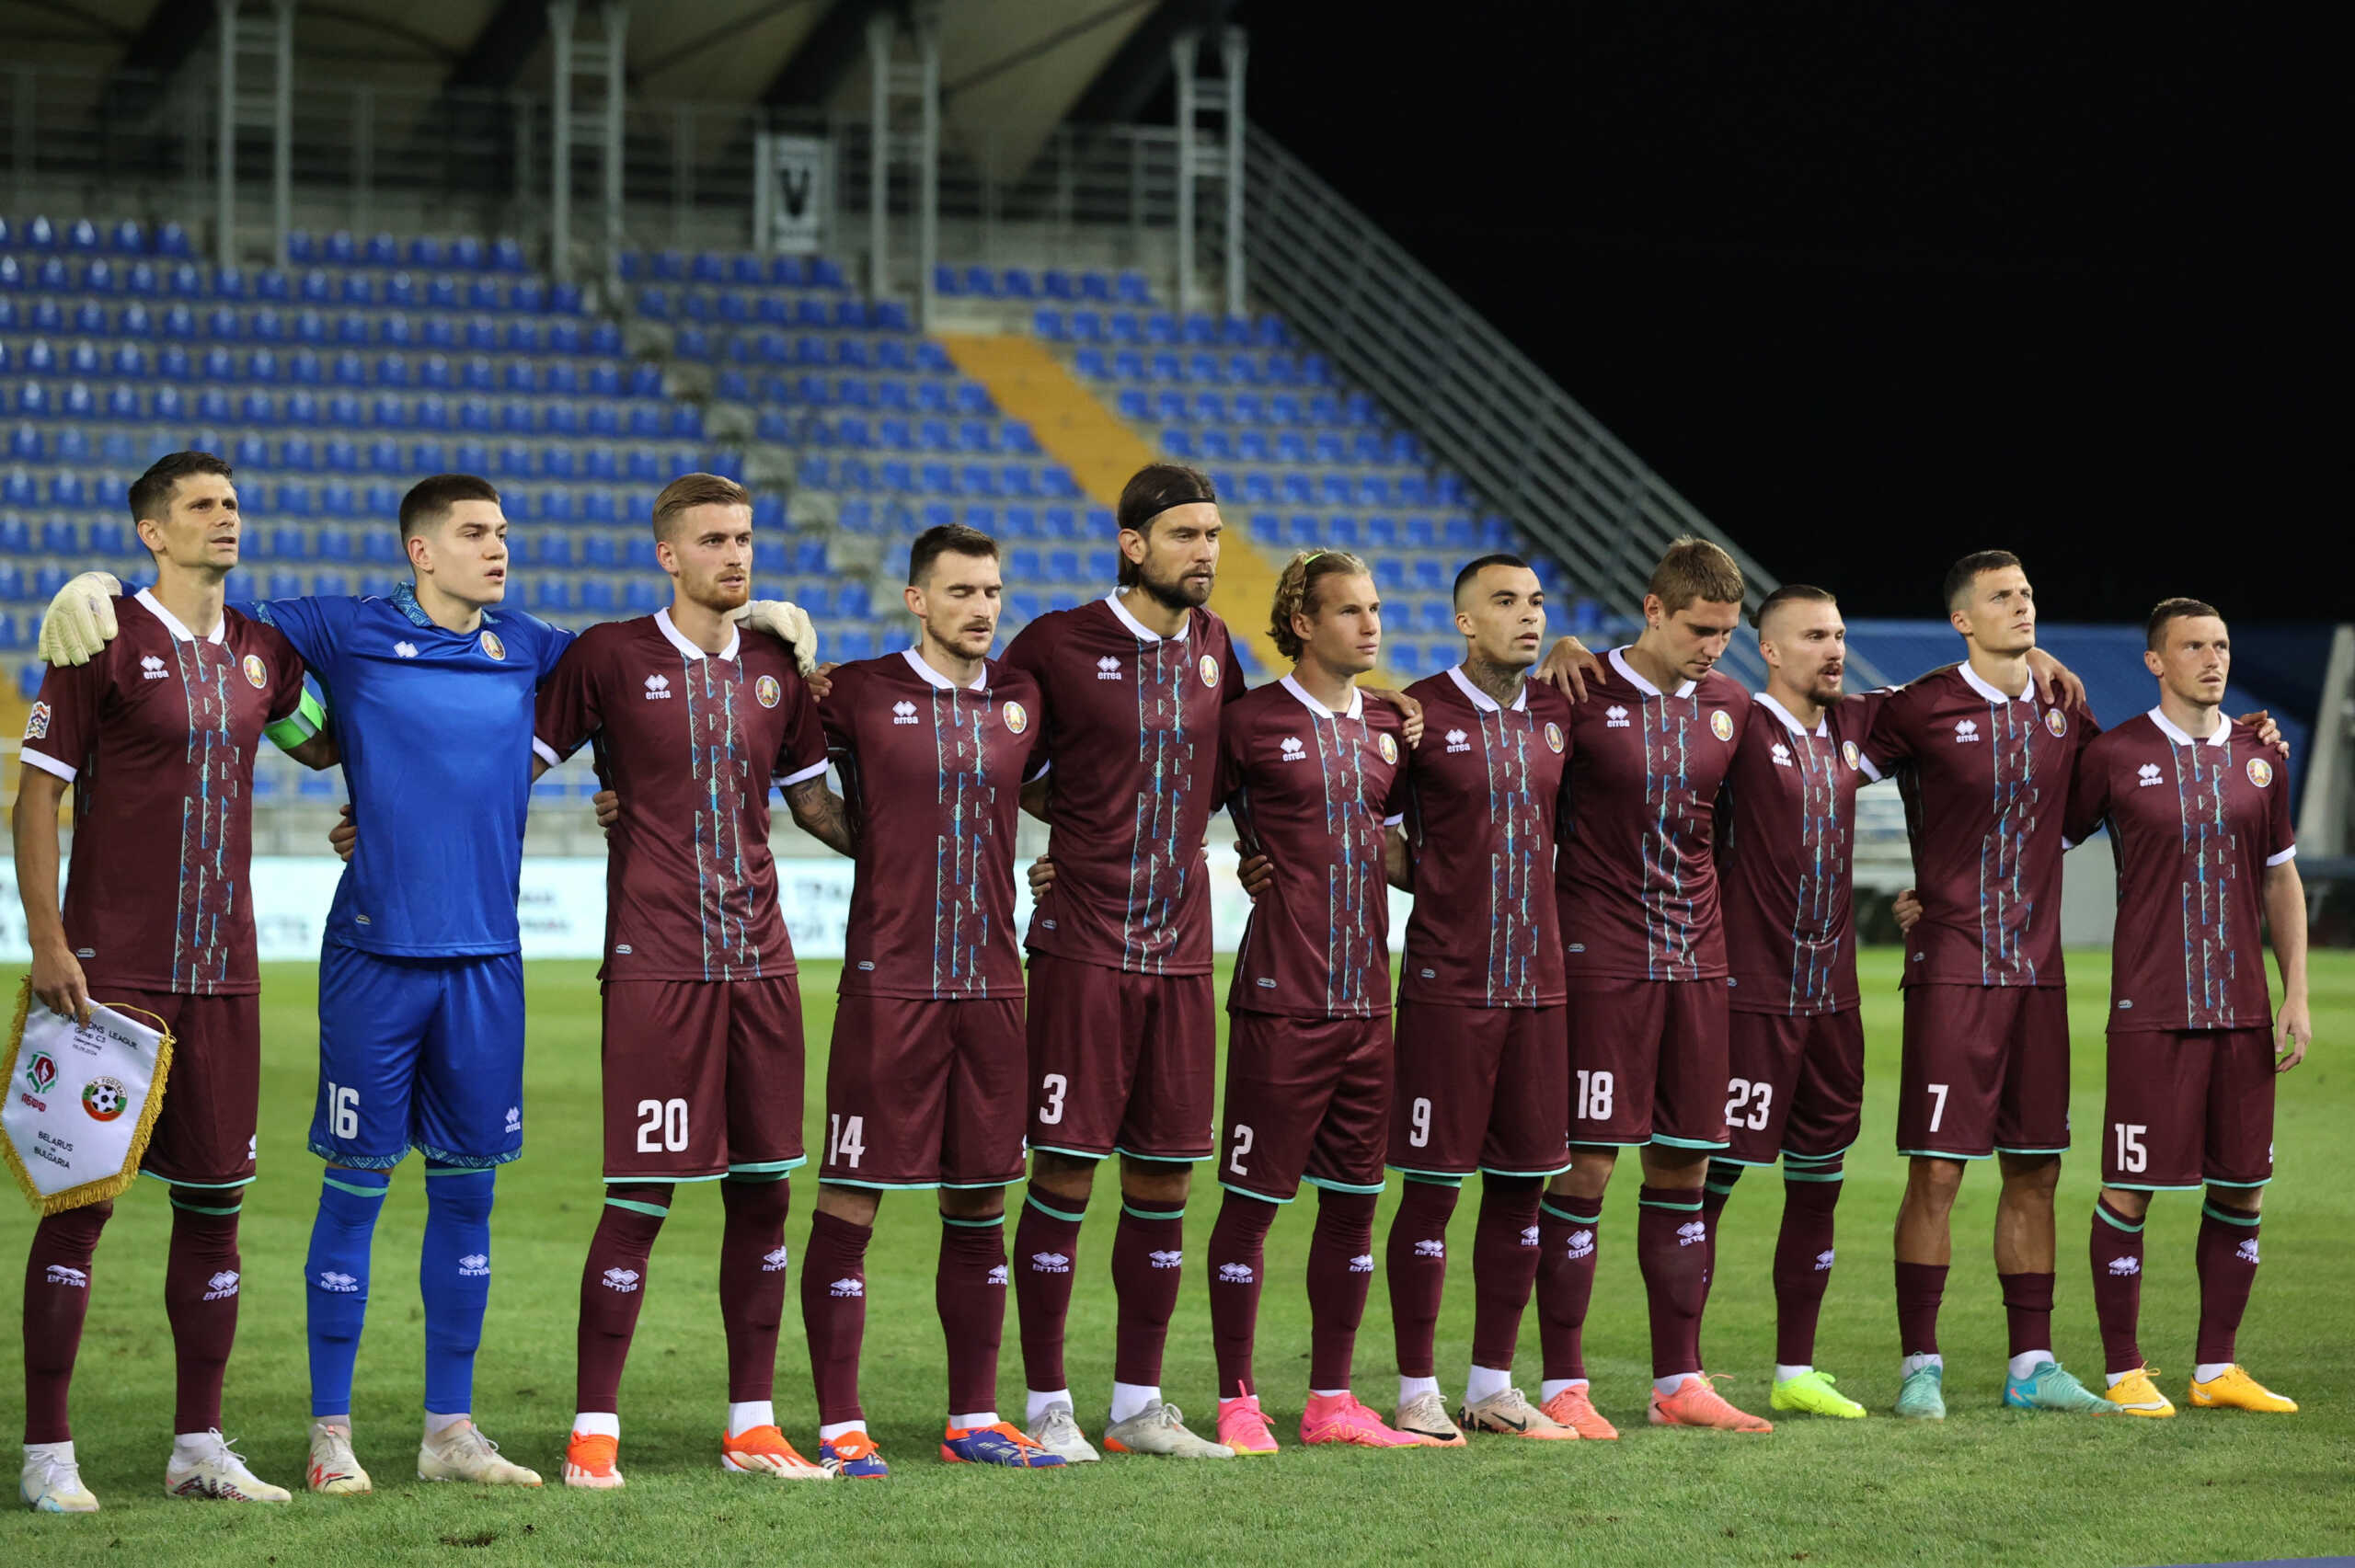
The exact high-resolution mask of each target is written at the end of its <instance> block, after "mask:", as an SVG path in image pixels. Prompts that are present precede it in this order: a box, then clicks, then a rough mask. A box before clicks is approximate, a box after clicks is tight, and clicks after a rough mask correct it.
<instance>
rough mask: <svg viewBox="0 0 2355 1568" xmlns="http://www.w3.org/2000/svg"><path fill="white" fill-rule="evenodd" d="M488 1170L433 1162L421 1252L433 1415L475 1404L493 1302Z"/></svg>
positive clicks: (428, 1176) (428, 1408) (428, 1387)
mask: <svg viewBox="0 0 2355 1568" xmlns="http://www.w3.org/2000/svg"><path fill="white" fill-rule="evenodd" d="M491 1186H492V1181H491V1173H489V1172H488V1171H469V1170H460V1169H458V1168H456V1167H454V1166H450V1165H437V1164H435V1163H434V1162H431V1161H430V1160H429V1161H427V1162H426V1165H425V1246H424V1249H423V1251H422V1252H421V1253H419V1257H418V1268H417V1283H418V1291H419V1294H420V1295H421V1296H423V1297H424V1298H425V1408H426V1411H427V1413H429V1414H433V1415H462V1414H465V1413H470V1412H471V1411H472V1410H473V1409H474V1407H475V1406H474V1398H475V1352H476V1350H477V1349H478V1348H479V1347H480V1346H481V1345H482V1315H483V1310H484V1309H485V1308H486V1307H488V1305H489V1304H490V1200H491Z"/></svg>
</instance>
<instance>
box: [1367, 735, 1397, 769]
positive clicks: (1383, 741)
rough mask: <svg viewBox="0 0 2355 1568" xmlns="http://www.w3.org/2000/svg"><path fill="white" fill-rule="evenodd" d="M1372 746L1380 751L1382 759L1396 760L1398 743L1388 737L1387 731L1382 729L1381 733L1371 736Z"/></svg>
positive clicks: (1386, 760)
mask: <svg viewBox="0 0 2355 1568" xmlns="http://www.w3.org/2000/svg"><path fill="white" fill-rule="evenodd" d="M1373 746H1374V750H1377V751H1380V752H1381V753H1382V760H1383V761H1385V762H1396V761H1397V760H1398V743H1397V742H1396V740H1393V739H1391V738H1390V732H1389V731H1387V730H1384V731H1383V732H1382V733H1381V734H1379V735H1377V736H1375V737H1374V738H1373Z"/></svg>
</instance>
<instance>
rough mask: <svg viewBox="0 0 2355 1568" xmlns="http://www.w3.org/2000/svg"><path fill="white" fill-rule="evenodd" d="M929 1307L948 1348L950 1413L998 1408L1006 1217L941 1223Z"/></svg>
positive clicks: (1002, 1336) (1002, 1333) (966, 1412)
mask: <svg viewBox="0 0 2355 1568" xmlns="http://www.w3.org/2000/svg"><path fill="white" fill-rule="evenodd" d="M933 1304H934V1305H935V1306H936V1308H937V1309H938V1310H939V1312H940V1334H941V1338H942V1339H943V1340H945V1341H946V1342H947V1344H948V1413H950V1414H951V1415H971V1414H973V1413H977V1412H980V1411H985V1410H995V1409H996V1408H997V1351H998V1345H999V1342H1000V1341H1002V1340H1003V1339H1004V1338H1005V1216H1004V1215H998V1214H994V1215H992V1216H990V1217H989V1218H988V1219H951V1218H950V1217H948V1215H946V1214H944V1215H942V1216H941V1217H940V1272H939V1273H938V1275H936V1276H935V1278H934V1281H933Z"/></svg>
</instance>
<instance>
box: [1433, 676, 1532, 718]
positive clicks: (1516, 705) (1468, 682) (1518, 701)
mask: <svg viewBox="0 0 2355 1568" xmlns="http://www.w3.org/2000/svg"><path fill="white" fill-rule="evenodd" d="M1447 678H1448V679H1449V680H1450V681H1454V682H1455V684H1456V687H1457V689H1458V690H1460V691H1462V692H1463V693H1464V694H1465V696H1466V697H1469V698H1470V699H1472V705H1473V706H1474V707H1476V708H1478V709H1480V710H1481V711H1483V712H1484V713H1492V714H1494V713H1502V712H1503V711H1504V704H1501V703H1499V702H1498V701H1497V700H1496V699H1495V698H1494V697H1491V696H1490V695H1488V692H1483V691H1482V690H1480V688H1479V687H1477V686H1476V685H1474V684H1473V683H1472V678H1471V677H1470V676H1468V675H1466V674H1465V673H1464V666H1462V665H1460V664H1453V665H1450V666H1448V670H1447ZM1512 711H1513V712H1515V713H1517V714H1521V713H1527V712H1528V711H1529V681H1527V680H1526V679H1523V680H1522V683H1521V690H1520V691H1518V692H1514V693H1513V694H1512Z"/></svg>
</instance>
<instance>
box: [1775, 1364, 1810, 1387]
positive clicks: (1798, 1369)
mask: <svg viewBox="0 0 2355 1568" xmlns="http://www.w3.org/2000/svg"><path fill="white" fill-rule="evenodd" d="M1814 1370H1815V1363H1814V1362H1812V1361H1802V1362H1800V1363H1798V1365H1797V1366H1795V1367H1786V1366H1785V1365H1783V1363H1781V1362H1780V1361H1777V1362H1775V1381H1776V1382H1778V1383H1787V1382H1789V1381H1790V1380H1791V1379H1793V1378H1804V1377H1806V1376H1807V1375H1808V1374H1809V1372H1812V1371H1814Z"/></svg>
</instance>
